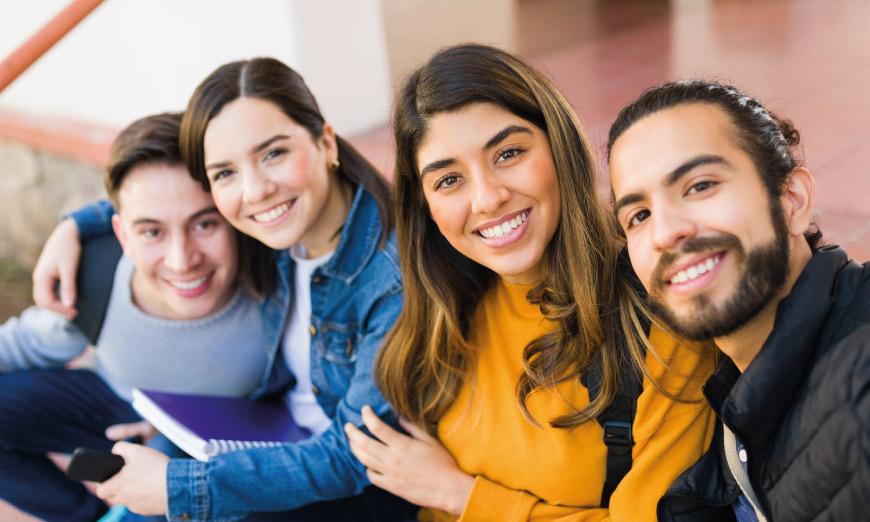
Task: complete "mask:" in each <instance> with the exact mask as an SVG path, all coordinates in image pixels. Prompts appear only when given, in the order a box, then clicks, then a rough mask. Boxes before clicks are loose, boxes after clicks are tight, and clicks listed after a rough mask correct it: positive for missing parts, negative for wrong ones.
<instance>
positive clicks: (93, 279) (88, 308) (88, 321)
mask: <svg viewBox="0 0 870 522" xmlns="http://www.w3.org/2000/svg"><path fill="white" fill-rule="evenodd" d="M121 253H122V250H121V244H120V243H118V239H117V238H116V237H115V235H114V234H106V235H103V236H99V237H96V238H93V239H90V240H88V241H86V242H85V243H84V244H83V245H82V255H81V259H80V262H79V273H78V275H77V276H76V295H77V297H76V309H77V310H78V315H77V316H76V318H75V319H74V320H73V324H75V325H76V326H78V327H79V329H80V330H81V331H82V333H84V334H85V336H86V337H87V338H88V340H89V341H90V342H91V344H96V343H97V338H99V336H100V330H101V329H102V328H103V320H104V319H105V318H106V309H107V308H108V306H109V297H110V296H111V295H112V283H114V281H115V269H116V268H117V267H118V260H119V259H120V258H121Z"/></svg>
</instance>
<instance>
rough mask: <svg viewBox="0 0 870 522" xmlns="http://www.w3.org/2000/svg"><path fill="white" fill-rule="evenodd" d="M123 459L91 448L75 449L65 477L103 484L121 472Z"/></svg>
mask: <svg viewBox="0 0 870 522" xmlns="http://www.w3.org/2000/svg"><path fill="white" fill-rule="evenodd" d="M122 467H124V458H123V457H121V456H120V455H115V454H114V453H109V452H107V451H100V450H95V449H91V448H76V450H75V451H74V452H73V455H72V459H71V460H70V461H69V466H67V468H66V476H67V477H69V478H71V479H73V480H87V481H90V482H105V481H106V480H109V479H110V478H112V476H113V475H114V474H115V473H117V472H119V471H121V468H122Z"/></svg>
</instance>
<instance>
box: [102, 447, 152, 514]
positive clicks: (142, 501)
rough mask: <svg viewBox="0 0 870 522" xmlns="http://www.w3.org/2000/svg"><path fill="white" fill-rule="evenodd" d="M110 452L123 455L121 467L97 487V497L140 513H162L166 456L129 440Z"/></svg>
mask: <svg viewBox="0 0 870 522" xmlns="http://www.w3.org/2000/svg"><path fill="white" fill-rule="evenodd" d="M112 453H114V454H116V455H120V456H122V457H124V467H123V468H121V471H119V472H118V473H117V474H116V475H115V476H114V477H112V478H110V479H109V480H107V481H106V482H103V483H102V484H100V485H99V486H98V487H97V496H98V497H100V498H101V499H103V500H105V501H107V502H111V503H112V504H122V505H124V506H126V507H127V509H129V510H130V511H132V512H133V513H136V514H139V515H163V514H165V513H166V496H167V495H166V467H167V465H168V463H169V457H167V456H166V455H164V454H162V453H160V452H159V451H157V450H154V449H151V448H146V447H145V446H140V445H138V444H130V443H128V442H118V443H116V444H115V446H114V447H113V448H112Z"/></svg>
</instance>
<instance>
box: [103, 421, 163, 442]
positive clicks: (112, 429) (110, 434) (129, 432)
mask: <svg viewBox="0 0 870 522" xmlns="http://www.w3.org/2000/svg"><path fill="white" fill-rule="evenodd" d="M153 432H154V427H153V426H151V424H149V423H147V422H145V421H140V422H131V423H128V424H115V425H114V426H109V427H108V428H106V438H107V439H109V440H125V439H131V438H133V437H142V438H143V439H147V438H150V436H151V435H153Z"/></svg>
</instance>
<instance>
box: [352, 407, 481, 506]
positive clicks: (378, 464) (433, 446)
mask: <svg viewBox="0 0 870 522" xmlns="http://www.w3.org/2000/svg"><path fill="white" fill-rule="evenodd" d="M362 420H363V423H365V425H366V427H367V428H368V429H369V431H371V433H372V434H373V435H374V436H375V437H376V438H372V437H369V436H368V435H366V434H365V433H363V432H362V431H361V430H360V429H358V428H357V427H356V426H354V425H352V424H346V425H345V432H346V433H347V436H348V439H349V440H350V449H351V451H352V452H353V454H354V455H355V456H356V457H357V458H358V459H359V461H360V462H361V463H362V464H363V465H364V466H365V467H366V468H367V469H366V473H367V475H368V477H369V480H370V481H371V482H372V484H374V485H375V486H378V487H379V488H382V489H385V490H387V491H389V492H391V493H393V494H395V495H398V496H400V497H402V498H404V499H405V500H407V501H409V502H411V503H413V504H417V505H418V506H426V507H434V508H437V509H441V510H443V511H447V512H449V513H453V514H455V515H459V514H460V513H462V510H463V509H464V508H465V504H466V502H467V501H468V495H469V494H470V492H471V487H472V485H473V484H474V477H473V476H472V475H468V474H467V473H464V472H463V471H462V470H460V469H459V466H457V465H456V461H455V460H454V459H453V456H452V455H450V453H448V452H447V450H446V449H444V446H442V445H441V443H440V442H438V440H437V439H435V438H434V437H432V436H431V435H429V434H428V433H426V431H425V430H423V429H421V428H419V427H418V426H415V425H414V424H412V423H411V422H409V421H407V420H405V419H399V423H400V424H401V425H402V428H404V429H405V430H406V431H407V432H408V434H409V435H410V436H409V435H405V434H403V433H399V432H398V431H396V430H394V429H393V428H391V427H390V426H389V425H388V424H387V423H385V422H384V421H382V420H381V419H380V418H379V417H378V416H377V415H375V413H374V412H373V411H372V409H371V408H369V407H368V406H365V407H363V409H362Z"/></svg>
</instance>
